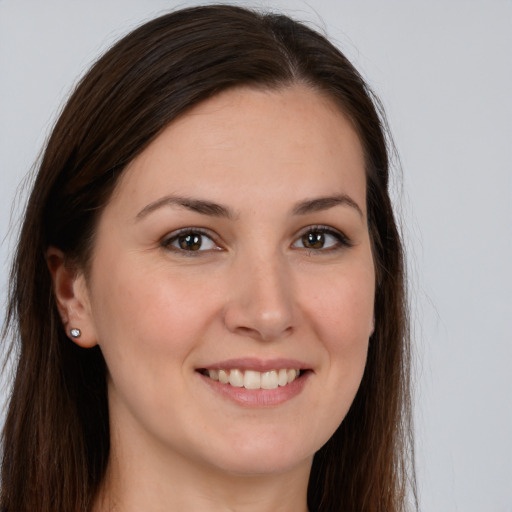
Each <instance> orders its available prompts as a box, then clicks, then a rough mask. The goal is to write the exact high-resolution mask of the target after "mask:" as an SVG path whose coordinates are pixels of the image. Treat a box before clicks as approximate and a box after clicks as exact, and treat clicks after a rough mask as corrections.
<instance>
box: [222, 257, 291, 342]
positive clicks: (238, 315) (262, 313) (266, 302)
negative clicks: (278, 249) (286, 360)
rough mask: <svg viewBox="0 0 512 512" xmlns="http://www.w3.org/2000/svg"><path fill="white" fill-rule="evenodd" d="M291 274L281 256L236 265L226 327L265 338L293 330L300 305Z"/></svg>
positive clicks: (229, 297)
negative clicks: (297, 305) (280, 258)
mask: <svg viewBox="0 0 512 512" xmlns="http://www.w3.org/2000/svg"><path fill="white" fill-rule="evenodd" d="M255 260H257V261H255ZM290 274H291V273H290V270H289V269H288V268H287V266H286V264H285V263H283V262H281V261H280V260H279V258H278V257H273V258H254V259H253V258H251V259H250V260H248V261H245V262H243V263H238V264H235V265H234V268H233V274H232V276H231V278H232V285H231V289H230V292H229V293H228V297H227V301H226V306H225V310H224V323H225V325H226V327H227V329H228V330H229V331H231V332H233V333H237V334H241V335H244V336H250V337H252V338H254V339H258V340H263V341H271V340H276V339H279V338H283V337H285V336H288V335H289V334H290V333H292V332H293V330H294V329H295V327H296V323H297V307H296V304H295V302H296V301H295V294H294V286H293V279H292V278H291V275H290Z"/></svg>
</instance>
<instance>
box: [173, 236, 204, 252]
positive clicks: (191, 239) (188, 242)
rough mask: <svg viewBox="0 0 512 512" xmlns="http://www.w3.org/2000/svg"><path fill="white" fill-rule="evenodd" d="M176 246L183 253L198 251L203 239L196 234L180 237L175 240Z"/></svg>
mask: <svg viewBox="0 0 512 512" xmlns="http://www.w3.org/2000/svg"><path fill="white" fill-rule="evenodd" d="M177 242H178V245H179V246H180V248H181V249H183V250H184V251H199V249H201V245H202V243H203V237H202V236H201V235H200V234H198V233H190V234H188V235H180V236H179V237H178V238H177Z"/></svg>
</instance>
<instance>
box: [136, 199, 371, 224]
mask: <svg viewBox="0 0 512 512" xmlns="http://www.w3.org/2000/svg"><path fill="white" fill-rule="evenodd" d="M164 206H180V207H182V208H186V209H188V210H191V211H193V212H196V213H200V214H202V215H208V216H212V217H224V218H227V219H234V218H235V217H236V214H235V212H234V211H233V210H231V209H230V208H228V207H227V206H223V205H221V204H218V203H214V202H212V201H207V200H204V199H192V198H190V197H183V196H174V195H168V196H164V197H161V198H160V199H157V200H156V201H153V202H152V203H149V204H148V205H146V206H145V207H144V208H143V209H142V210H141V211H140V212H139V213H137V215H136V217H135V219H136V220H137V221H138V220H140V219H143V218H144V217H146V216H147V215H149V214H150V213H151V212H153V211H155V210H157V209H159V208H162V207H164ZM335 206H349V207H351V208H353V209H354V210H356V211H357V213H358V214H359V215H360V216H361V217H362V218H364V214H363V211H362V210H361V208H360V207H359V205H358V204H357V203H356V202H355V201H354V200H353V199H352V198H351V197H350V196H348V195H346V194H342V195H337V196H328V197H318V198H315V199H307V200H305V201H301V202H299V203H297V204H296V205H295V206H294V207H293V209H292V213H293V215H307V214H309V213H315V212H320V211H325V210H329V209H330V208H334V207H335Z"/></svg>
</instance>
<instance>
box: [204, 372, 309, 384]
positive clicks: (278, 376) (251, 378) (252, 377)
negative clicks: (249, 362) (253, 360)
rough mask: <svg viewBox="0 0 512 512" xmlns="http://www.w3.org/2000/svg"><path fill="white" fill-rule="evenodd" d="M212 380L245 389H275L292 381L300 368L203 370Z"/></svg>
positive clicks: (298, 373)
mask: <svg viewBox="0 0 512 512" xmlns="http://www.w3.org/2000/svg"><path fill="white" fill-rule="evenodd" d="M204 374H205V375H208V377H210V379H212V380H218V381H219V382H220V383H222V384H230V385H231V386H233V387H236V388H241V387H244V388H245V389H277V388H278V387H279V386H281V387H282V386H286V385H287V384H290V383H292V382H293V381H294V380H295V379H296V378H297V377H298V376H299V375H300V370H296V369H294V368H281V369H280V370H270V371H268V372H257V371H255V370H246V371H245V372H244V371H242V370H238V369H233V370H207V371H205V372H204Z"/></svg>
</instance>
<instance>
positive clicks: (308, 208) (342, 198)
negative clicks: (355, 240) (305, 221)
mask: <svg viewBox="0 0 512 512" xmlns="http://www.w3.org/2000/svg"><path fill="white" fill-rule="evenodd" d="M334 206H350V207H351V208H354V210H356V211H357V213H358V214H359V215H360V217H361V218H364V214H363V210H362V209H361V208H360V207H359V205H358V204H357V203H356V202H355V201H354V200H353V199H352V198H351V197H350V196H348V195H346V194H342V195H339V196H329V197H319V198H316V199H309V200H306V201H301V202H300V203H298V204H297V205H295V207H294V208H293V214H294V215H306V214H308V213H314V212H321V211H324V210H328V209H329V208H333V207H334Z"/></svg>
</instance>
